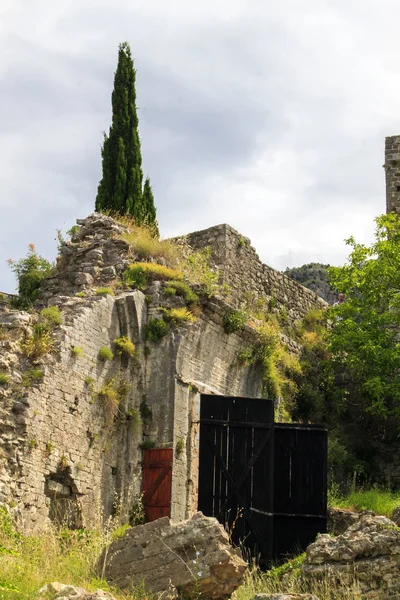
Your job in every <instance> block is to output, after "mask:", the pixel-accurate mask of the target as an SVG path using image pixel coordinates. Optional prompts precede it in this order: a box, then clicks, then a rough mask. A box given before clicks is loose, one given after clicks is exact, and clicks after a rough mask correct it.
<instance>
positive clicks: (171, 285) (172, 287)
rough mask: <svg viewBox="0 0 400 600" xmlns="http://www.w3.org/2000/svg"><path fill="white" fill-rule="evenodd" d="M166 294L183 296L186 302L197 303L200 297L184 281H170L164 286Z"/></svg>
mask: <svg viewBox="0 0 400 600" xmlns="http://www.w3.org/2000/svg"><path fill="white" fill-rule="evenodd" d="M164 294H165V295H166V296H181V297H182V298H183V299H184V300H185V302H186V304H189V305H191V304H197V302H198V301H199V297H198V295H197V294H196V292H194V291H193V290H192V289H191V287H190V286H189V285H188V284H187V283H186V282H184V281H168V283H167V284H166V285H165V287H164Z"/></svg>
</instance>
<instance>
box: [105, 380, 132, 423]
mask: <svg viewBox="0 0 400 600" xmlns="http://www.w3.org/2000/svg"><path fill="white" fill-rule="evenodd" d="M128 391H129V386H128V384H127V381H126V380H125V379H124V378H122V377H113V378H112V379H108V380H107V381H106V382H105V384H104V385H103V387H102V388H101V389H100V390H99V391H98V392H97V398H98V399H99V400H100V402H101V403H102V404H103V407H104V413H105V417H106V424H107V425H111V424H112V422H113V420H114V417H115V415H116V414H117V411H118V407H119V405H120V403H121V402H122V401H123V400H124V399H125V398H126V396H127V394H128Z"/></svg>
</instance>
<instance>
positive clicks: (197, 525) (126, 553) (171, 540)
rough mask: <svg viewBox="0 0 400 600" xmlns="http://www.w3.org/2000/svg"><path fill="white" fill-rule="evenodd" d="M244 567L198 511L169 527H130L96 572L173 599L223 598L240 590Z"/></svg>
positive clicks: (165, 522) (163, 523)
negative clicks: (191, 595)
mask: <svg viewBox="0 0 400 600" xmlns="http://www.w3.org/2000/svg"><path fill="white" fill-rule="evenodd" d="M246 568H247V563H245V562H244V560H243V559H242V558H241V556H240V552H239V551H238V550H237V549H234V548H232V546H231V545H230V543H229V538H228V534H227V533H226V531H225V530H224V528H223V527H222V525H220V523H218V521H217V520H216V519H214V518H213V517H205V516H204V515H203V514H202V513H201V512H198V513H196V514H195V515H194V516H193V517H191V518H190V519H187V520H186V521H181V522H179V523H173V522H172V521H170V519H169V518H168V517H163V518H161V519H157V521H153V522H151V523H146V524H145V525H138V526H137V527H133V528H132V529H129V530H128V531H127V532H126V534H125V535H124V537H123V538H121V539H120V540H116V541H114V542H113V543H112V544H111V545H110V546H109V548H108V549H107V550H106V551H105V552H104V553H103V556H102V557H101V559H100V562H99V571H100V573H101V574H102V575H104V576H105V578H106V579H107V581H108V582H109V583H110V584H112V585H115V586H118V587H119V588H121V589H127V588H129V587H130V586H132V585H134V586H135V585H138V584H139V585H140V584H141V583H143V584H144V587H145V589H146V591H147V592H148V593H151V594H155V595H162V596H163V597H164V598H175V597H177V595H178V593H179V592H180V593H181V594H182V595H184V596H189V595H190V594H194V593H195V594H196V595H197V594H198V595H200V596H201V598H204V599H206V598H209V599H217V598H225V597H228V596H230V595H231V594H232V592H233V591H234V590H235V589H236V588H237V587H239V585H240V584H241V583H242V581H243V577H244V574H245V572H246Z"/></svg>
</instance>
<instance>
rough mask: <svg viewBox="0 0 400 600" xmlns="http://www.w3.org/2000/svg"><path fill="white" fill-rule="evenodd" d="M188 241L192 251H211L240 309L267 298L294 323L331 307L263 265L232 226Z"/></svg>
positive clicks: (197, 234)
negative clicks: (309, 313) (314, 311)
mask: <svg viewBox="0 0 400 600" xmlns="http://www.w3.org/2000/svg"><path fill="white" fill-rule="evenodd" d="M187 238H188V242H189V244H190V246H191V247H193V248H198V249H200V248H205V247H206V246H210V247H211V248H212V262H213V264H214V265H215V266H216V267H218V268H219V270H220V273H221V280H222V281H223V282H225V283H226V284H227V285H228V287H229V289H230V292H231V293H230V302H231V303H232V304H234V305H236V306H237V307H238V306H241V305H243V303H244V302H246V301H247V302H249V303H250V304H251V303H252V302H254V301H255V300H257V299H264V300H265V301H266V302H267V303H268V304H269V306H270V307H271V309H272V310H273V309H276V310H277V311H279V310H281V309H282V308H285V310H286V311H287V315H288V320H289V322H290V323H293V322H294V321H295V320H296V319H303V318H304V316H305V315H306V314H307V313H308V312H309V311H310V310H312V309H324V308H326V307H327V306H328V304H327V303H326V302H325V301H324V300H323V299H322V298H320V297H319V296H318V295H317V294H316V293H315V292H313V291H311V290H309V289H307V288H305V287H303V286H302V285H300V284H299V283H297V282H296V281H293V280H292V279H290V278H289V277H287V276H286V275H284V274H283V273H280V272H279V271H276V270H275V269H272V268H271V267H269V266H267V265H264V264H263V263H262V262H261V261H260V259H259V257H258V255H257V253H256V251H255V249H254V248H253V247H252V246H251V243H250V240H249V239H248V238H245V237H243V236H241V235H240V233H238V232H237V231H236V230H235V229H233V227H231V226H230V225H226V224H223V225H216V226H215V227H210V228H209V229H204V230H202V231H196V232H194V233H190V234H189V235H188V236H187Z"/></svg>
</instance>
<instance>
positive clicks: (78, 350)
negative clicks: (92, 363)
mask: <svg viewBox="0 0 400 600" xmlns="http://www.w3.org/2000/svg"><path fill="white" fill-rule="evenodd" d="M71 354H72V356H73V357H74V358H78V357H79V356H83V348H81V347H80V346H72V348H71Z"/></svg>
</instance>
